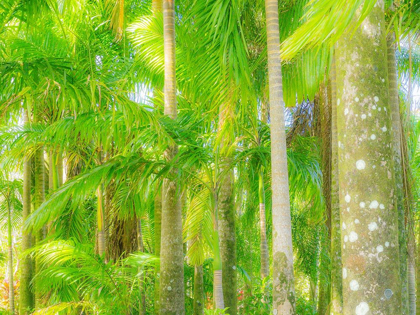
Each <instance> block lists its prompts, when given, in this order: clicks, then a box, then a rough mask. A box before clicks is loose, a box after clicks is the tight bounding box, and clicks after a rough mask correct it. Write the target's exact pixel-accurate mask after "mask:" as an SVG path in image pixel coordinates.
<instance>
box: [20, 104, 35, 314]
mask: <svg viewBox="0 0 420 315" xmlns="http://www.w3.org/2000/svg"><path fill="white" fill-rule="evenodd" d="M28 120H29V119H28V114H27V112H26V111H25V112H24V121H25V123H28ZM22 198H23V211H22V221H23V222H25V221H26V219H27V218H28V217H29V215H30V213H31V160H30V159H29V158H25V160H24V162H23V196H22ZM31 246H32V235H31V233H29V232H27V231H26V230H25V229H22V252H25V251H27V250H28V249H30V248H31ZM20 266H21V269H20V303H19V314H21V315H29V314H31V313H32V310H33V308H34V296H33V293H32V291H31V287H30V284H31V281H32V271H33V270H32V266H33V262H32V259H31V257H30V255H26V256H25V257H24V258H23V260H22V263H21V265H20Z"/></svg>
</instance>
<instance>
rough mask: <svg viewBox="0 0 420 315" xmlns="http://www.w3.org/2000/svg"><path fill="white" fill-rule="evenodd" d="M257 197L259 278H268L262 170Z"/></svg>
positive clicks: (268, 263)
mask: <svg viewBox="0 0 420 315" xmlns="http://www.w3.org/2000/svg"><path fill="white" fill-rule="evenodd" d="M258 182H259V183H258V184H259V187H258V188H259V189H258V197H259V210H260V250H261V277H262V278H265V277H268V276H269V274H270V258H269V256H268V255H269V253H268V245H267V226H266V222H267V219H266V214H265V190H264V172H263V171H262V170H260V171H259V173H258Z"/></svg>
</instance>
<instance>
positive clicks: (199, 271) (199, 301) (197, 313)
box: [193, 265, 204, 315]
mask: <svg viewBox="0 0 420 315" xmlns="http://www.w3.org/2000/svg"><path fill="white" fill-rule="evenodd" d="M193 307H194V310H193V314H194V315H203V314H204V279H203V265H201V266H195V267H194V306H193Z"/></svg>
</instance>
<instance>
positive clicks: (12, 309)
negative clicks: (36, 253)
mask: <svg viewBox="0 0 420 315" xmlns="http://www.w3.org/2000/svg"><path fill="white" fill-rule="evenodd" d="M10 197H11V196H10V195H9V196H8V199H9V200H7V234H8V238H9V239H8V250H9V255H8V256H9V257H8V260H9V261H8V265H9V266H8V269H9V310H10V314H15V287H14V283H13V239H12V237H13V233H12V205H11V203H10Z"/></svg>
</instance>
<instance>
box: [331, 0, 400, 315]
mask: <svg viewBox="0 0 420 315" xmlns="http://www.w3.org/2000/svg"><path fill="white" fill-rule="evenodd" d="M356 14H357V15H360V14H361V13H360V10H359V11H357V13H356ZM385 33H386V32H385V15H384V3H383V1H378V2H377V4H376V5H375V7H374V8H373V9H372V12H371V13H370V14H369V15H368V16H367V17H366V19H365V20H364V21H363V22H362V24H361V25H360V27H359V28H358V29H357V30H356V31H354V32H349V33H347V34H345V35H344V36H343V37H342V38H341V39H340V41H339V42H338V44H337V50H336V52H337V65H338V66H337V95H338V100H337V127H338V130H337V133H338V141H339V142H338V144H339V149H338V165H339V187H340V191H339V193H340V212H341V220H342V226H341V227H342V261H343V297H344V303H343V314H400V312H401V284H400V276H399V275H400V264H399V246H398V241H399V240H398V215H397V211H396V209H395V202H394V200H395V197H394V196H395V177H394V163H393V154H392V153H393V151H392V148H391V146H390V145H389V144H390V143H392V135H391V108H390V106H389V98H388V88H389V86H388V69H387V63H386V62H387V55H386V51H387V48H386V47H387V46H386V38H385Z"/></svg>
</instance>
